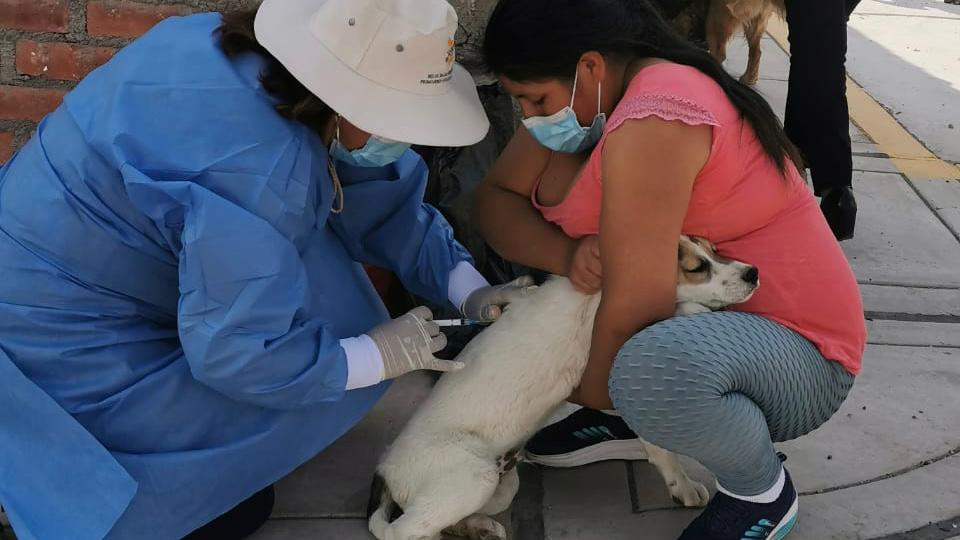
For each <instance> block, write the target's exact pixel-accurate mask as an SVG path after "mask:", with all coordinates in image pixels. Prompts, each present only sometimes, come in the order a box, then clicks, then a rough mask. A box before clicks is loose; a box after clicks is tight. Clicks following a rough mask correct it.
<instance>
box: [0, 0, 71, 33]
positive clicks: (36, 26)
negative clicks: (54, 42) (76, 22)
mask: <svg viewBox="0 0 960 540" xmlns="http://www.w3.org/2000/svg"><path fill="white" fill-rule="evenodd" d="M69 22H70V8H69V5H68V0H0V27H6V28H16V29H17V30H29V31H31V32H58V33H61V34H62V33H64V32H66V31H67V24H68V23H69Z"/></svg>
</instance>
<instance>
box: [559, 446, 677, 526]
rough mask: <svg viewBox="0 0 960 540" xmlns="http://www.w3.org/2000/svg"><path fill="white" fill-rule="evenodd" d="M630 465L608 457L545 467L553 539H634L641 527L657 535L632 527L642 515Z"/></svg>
mask: <svg viewBox="0 0 960 540" xmlns="http://www.w3.org/2000/svg"><path fill="white" fill-rule="evenodd" d="M627 467H628V464H627V463H625V462H622V461H608V462H603V463H594V464H592V465H587V466H585V467H578V468H576V469H548V470H545V471H544V472H543V522H544V535H545V537H546V538H547V539H549V540H560V539H570V540H616V539H620V538H623V539H627V538H630V539H631V540H632V539H635V538H636V537H637V531H639V530H643V531H644V532H645V534H644V536H645V537H647V538H656V537H655V536H653V534H655V531H649V530H646V529H645V528H643V529H640V528H633V527H632V524H634V523H635V522H636V521H638V519H642V518H639V516H637V515H636V514H634V513H633V511H632V510H633V506H632V503H631V493H630V486H629V484H628V472H627ZM661 483H662V481H661Z"/></svg>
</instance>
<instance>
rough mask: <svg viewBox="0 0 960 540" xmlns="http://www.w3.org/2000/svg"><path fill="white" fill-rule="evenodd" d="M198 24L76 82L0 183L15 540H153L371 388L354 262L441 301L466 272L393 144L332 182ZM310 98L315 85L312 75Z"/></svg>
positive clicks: (4, 402)
mask: <svg viewBox="0 0 960 540" xmlns="http://www.w3.org/2000/svg"><path fill="white" fill-rule="evenodd" d="M219 22H220V17H219V15H217V14H204V15H195V16H191V17H186V18H177V19H170V20H168V21H166V22H163V23H161V24H160V25H158V26H157V27H155V28H154V29H153V30H152V31H150V32H149V33H148V34H146V35H145V36H144V37H142V38H141V39H139V40H137V41H136V42H134V43H133V44H131V45H130V46H129V47H127V48H126V49H124V50H122V51H121V52H120V53H119V54H117V56H116V57H115V58H114V59H113V60H112V61H111V62H110V63H108V64H107V65H105V66H104V67H102V68H101V69H99V70H97V71H95V72H94V73H92V74H91V75H90V76H89V77H88V78H87V79H86V80H84V81H83V82H82V83H81V84H80V85H79V86H78V87H77V88H76V89H75V90H74V91H73V92H71V93H70V94H69V95H68V96H67V97H66V99H65V102H64V104H63V105H62V106H61V107H60V108H59V109H57V110H56V111H55V112H53V113H51V114H50V115H49V116H48V117H47V118H46V119H45V120H44V121H43V122H42V123H41V124H40V125H39V127H38V130H37V134H36V136H35V137H34V138H33V139H32V140H31V141H30V142H29V143H27V145H26V146H25V147H24V148H23V149H22V150H21V151H20V152H19V153H18V154H17V155H16V156H15V157H14V158H13V159H12V160H10V161H9V162H8V163H7V164H6V165H5V166H4V167H3V168H2V169H0V501H2V503H3V505H4V507H5V508H6V510H7V513H8V515H9V517H10V520H11V522H12V524H13V525H14V527H15V530H16V532H17V534H18V535H19V537H20V538H21V540H29V539H32V538H39V539H57V540H61V539H71V540H86V539H95V538H103V537H108V538H133V539H138V540H139V539H174V538H179V537H181V536H183V535H184V534H186V533H188V532H189V531H191V530H193V529H194V528H196V527H198V526H200V525H202V524H203V523H205V522H207V521H209V520H210V519H212V518H214V517H215V516H217V515H219V514H221V513H223V512H225V511H226V510H228V509H230V508H232V507H233V506H234V505H236V504H238V503H239V502H240V501H242V500H243V499H245V498H246V497H248V496H250V495H251V494H253V493H254V492H256V491H257V490H259V489H262V488H263V487H265V486H267V485H269V484H270V483H272V482H275V481H277V480H278V479H280V478H281V477H283V476H284V475H286V474H287V473H289V472H290V471H292V470H293V469H294V468H295V467H297V466H298V465H300V464H302V463H303V462H305V461H307V460H308V459H310V458H311V457H312V456H314V455H316V454H317V453H318V452H319V451H320V450H322V449H323V448H324V447H326V446H328V445H329V444H330V443H331V442H332V441H334V440H335V439H337V438H338V437H340V436H341V435H342V434H343V433H344V432H345V431H347V430H348V429H349V428H350V427H351V426H353V425H354V424H355V423H356V422H357V421H358V420H360V418H361V417H363V416H364V414H365V413H367V411H368V410H369V409H370V408H371V407H372V406H373V404H374V402H376V401H377V399H378V398H379V397H380V396H381V395H382V394H383V392H384V391H385V389H386V385H385V384H381V385H378V386H375V387H371V388H365V389H360V390H353V391H349V392H345V391H344V387H345V383H346V378H347V364H346V358H345V354H344V352H343V349H342V348H341V347H340V346H339V344H338V340H339V339H341V338H344V337H349V336H355V335H359V334H362V333H365V332H367V331H368V330H370V329H371V327H373V326H375V325H376V324H378V323H380V322H382V321H384V320H386V319H387V318H388V316H387V312H386V310H385V308H384V306H383V304H382V302H381V300H380V299H379V297H378V296H377V294H376V292H375V291H374V289H373V287H372V286H371V284H370V282H369V280H368V279H367V277H366V275H365V273H364V271H363V269H362V267H361V265H360V264H358V262H357V261H361V262H365V263H372V264H376V265H379V266H383V267H386V268H389V269H392V270H393V271H394V272H395V273H396V274H397V275H398V276H399V277H400V278H401V280H402V281H403V283H404V284H405V286H406V287H407V288H408V289H410V290H412V291H413V292H415V293H417V294H419V295H421V296H423V297H426V298H429V299H431V300H433V301H435V302H443V301H445V300H446V295H447V282H448V276H449V273H450V270H451V269H452V268H453V267H454V266H456V265H457V264H458V263H459V262H461V261H464V260H468V255H467V253H466V252H465V251H464V249H463V248H462V247H461V246H460V245H459V244H457V243H456V242H455V241H454V240H453V238H452V233H451V230H450V227H449V226H448V225H447V223H446V222H445V221H444V220H443V218H442V217H441V216H440V215H439V213H438V212H437V211H436V210H435V209H433V208H431V207H429V206H427V205H424V204H423V202H422V197H423V191H424V187H425V184H426V178H427V170H426V167H425V165H424V163H423V161H422V160H421V159H420V157H419V156H417V155H416V154H415V153H413V152H407V153H406V154H405V155H404V156H403V157H402V158H401V159H400V161H399V162H397V163H395V164H393V165H391V166H388V167H384V168H376V169H350V168H348V167H341V168H340V170H339V172H340V177H341V180H342V181H343V183H344V194H345V209H344V211H343V213H342V214H340V215H335V214H332V213H331V212H330V209H331V205H332V203H333V185H332V181H331V178H330V176H329V174H328V172H327V165H326V160H327V156H326V149H325V148H324V146H323V144H322V142H321V141H320V140H319V138H318V137H316V136H315V135H314V134H313V133H311V132H310V131H309V130H308V129H307V128H306V127H305V126H303V125H300V124H298V123H294V122H290V121H287V120H285V119H283V118H282V117H280V116H279V115H278V114H277V113H276V112H275V111H274V109H273V105H274V101H273V100H272V99H271V97H270V96H269V95H267V94H266V93H265V92H264V90H263V89H262V87H261V86H260V84H259V82H258V80H257V76H258V74H259V72H260V71H261V69H262V67H263V65H262V60H261V59H260V58H258V57H256V56H254V55H249V56H246V57H240V58H237V59H228V58H226V57H225V56H224V55H223V53H222V52H221V51H220V49H219V47H218V45H217V43H216V38H215V36H214V35H213V34H214V30H215V29H216V27H217V26H218V25H219ZM331 84H336V82H335V81H331Z"/></svg>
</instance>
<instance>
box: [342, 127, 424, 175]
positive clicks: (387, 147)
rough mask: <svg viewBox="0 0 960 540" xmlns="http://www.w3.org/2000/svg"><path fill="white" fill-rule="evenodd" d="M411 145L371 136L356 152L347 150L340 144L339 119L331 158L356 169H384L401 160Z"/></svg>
mask: <svg viewBox="0 0 960 540" xmlns="http://www.w3.org/2000/svg"><path fill="white" fill-rule="evenodd" d="M408 148H410V143H404V142H398V141H391V140H390V139H387V138H384V137H379V136H377V135H370V138H369V139H367V143H366V144H364V145H363V147H362V148H357V149H356V150H347V148H346V147H345V146H343V144H341V143H340V117H339V116H338V117H337V136H336V137H334V138H333V142H331V143H330V157H331V158H332V159H333V160H334V161H339V162H343V163H347V164H349V165H353V166H354V167H383V166H385V165H389V164H391V163H393V162H394V161H396V160H398V159H400V156H402V155H403V153H404V152H406V151H407V149H408Z"/></svg>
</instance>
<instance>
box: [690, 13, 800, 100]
mask: <svg viewBox="0 0 960 540" xmlns="http://www.w3.org/2000/svg"><path fill="white" fill-rule="evenodd" d="M784 10H785V8H784V4H783V0H710V6H709V8H708V10H707V25H706V26H707V27H706V33H707V36H706V37H707V47H708V48H709V49H710V53H711V54H713V56H714V58H716V59H717V60H719V61H720V62H723V61H724V60H726V58H727V42H728V41H730V38H731V37H733V34H734V32H736V30H737V26H742V27H743V33H744V35H745V36H746V38H747V45H748V47H749V57H748V60H747V70H746V71H744V72H743V75H742V76H741V77H740V82H742V83H744V84H750V85H753V84H756V82H757V79H759V78H760V54H761V53H760V40H761V39H762V38H763V33H764V32H766V30H767V22H768V21H769V20H770V16H771V15H773V13H774V12H777V13H780V14H783V13H784Z"/></svg>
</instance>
